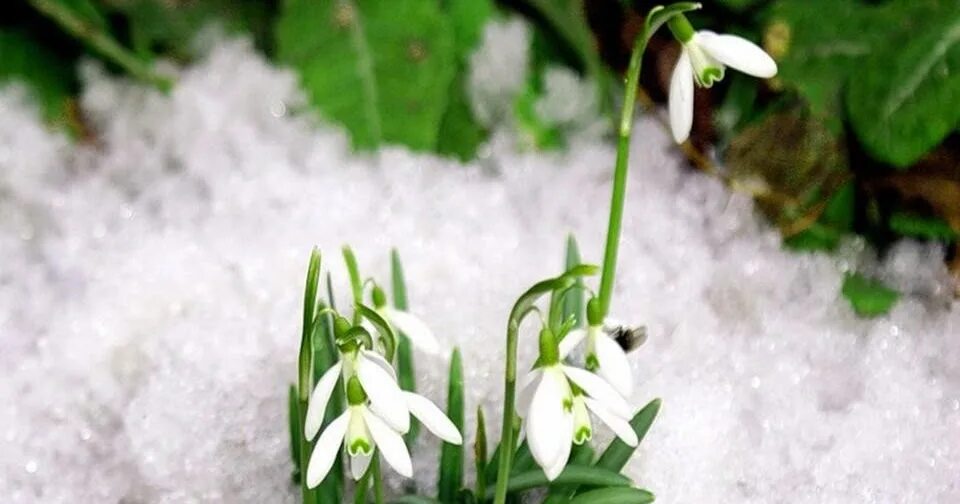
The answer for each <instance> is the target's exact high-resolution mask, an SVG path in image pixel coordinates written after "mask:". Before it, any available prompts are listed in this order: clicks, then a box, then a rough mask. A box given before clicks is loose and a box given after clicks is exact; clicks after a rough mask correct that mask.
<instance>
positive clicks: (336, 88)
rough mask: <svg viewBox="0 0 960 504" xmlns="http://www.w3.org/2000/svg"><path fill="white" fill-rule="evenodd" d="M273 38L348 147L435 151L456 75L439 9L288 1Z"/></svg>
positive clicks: (419, 3)
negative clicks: (339, 127)
mask: <svg viewBox="0 0 960 504" xmlns="http://www.w3.org/2000/svg"><path fill="white" fill-rule="evenodd" d="M401 20H402V21H401ZM276 34H277V40H276V45H277V56H278V58H279V60H280V61H281V62H282V63H285V64H288V65H290V66H292V67H293V68H294V69H295V70H296V71H297V72H298V73H299V75H300V78H301V82H302V84H303V87H304V88H305V89H306V91H307V93H308V95H309V97H310V99H311V101H312V102H313V104H314V105H315V106H316V107H317V109H318V110H319V111H320V112H321V114H322V115H324V116H326V117H327V118H329V119H332V120H333V121H336V122H338V123H341V124H343V125H344V126H345V127H346V128H347V130H348V131H349V132H350V136H351V139H352V141H353V145H354V146H355V147H357V148H369V147H376V146H377V145H379V144H381V143H382V142H391V143H401V144H404V145H407V146H409V147H411V148H413V149H417V150H434V149H436V147H437V138H438V132H439V129H440V124H441V121H442V119H443V115H444V112H445V110H446V104H447V102H448V99H447V95H448V93H449V89H450V85H451V82H452V81H453V77H454V71H455V68H456V66H455V64H454V63H455V41H454V33H453V28H452V26H451V23H449V22H448V19H447V17H446V16H445V15H444V13H443V12H442V11H441V8H440V5H439V2H425V1H423V0H392V1H390V2H357V1H353V0H336V1H331V0H290V1H288V2H286V3H285V4H284V7H283V10H282V13H281V15H280V19H279V21H278V25H277V31H276Z"/></svg>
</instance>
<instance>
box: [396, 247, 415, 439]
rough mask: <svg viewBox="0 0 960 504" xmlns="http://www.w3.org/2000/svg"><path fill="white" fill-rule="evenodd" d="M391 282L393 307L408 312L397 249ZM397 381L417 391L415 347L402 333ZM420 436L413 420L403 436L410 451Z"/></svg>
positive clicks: (409, 389)
mask: <svg viewBox="0 0 960 504" xmlns="http://www.w3.org/2000/svg"><path fill="white" fill-rule="evenodd" d="M390 280H391V282H390V283H391V284H392V290H393V306H394V307H395V308H397V309H398V310H403V311H406V310H407V309H408V308H409V306H408V304H407V283H406V279H405V278H404V276H403V263H402V262H401V261H400V254H399V252H397V249H393V250H392V251H390ZM397 379H398V381H399V385H400V388H401V389H403V390H406V391H409V392H416V391H417V378H416V366H415V365H414V361H413V347H412V346H411V344H410V338H407V336H406V335H405V334H403V332H400V331H398V332H397ZM419 435H420V422H418V421H417V420H416V419H414V418H411V419H410V430H409V431H407V433H406V434H404V436H403V439H404V441H406V443H407V448H408V449H409V448H411V447H412V446H413V444H414V443H415V442H416V441H417V436H419Z"/></svg>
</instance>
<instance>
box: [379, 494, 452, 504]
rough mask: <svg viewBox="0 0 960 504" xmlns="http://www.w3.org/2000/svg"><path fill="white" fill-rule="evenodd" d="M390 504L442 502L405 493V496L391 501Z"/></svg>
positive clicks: (430, 503) (438, 503)
mask: <svg viewBox="0 0 960 504" xmlns="http://www.w3.org/2000/svg"><path fill="white" fill-rule="evenodd" d="M390 504H440V501H438V500H437V499H431V498H430V497H421V496H419V495H404V496H403V497H399V498H397V499H393V500H392V501H390Z"/></svg>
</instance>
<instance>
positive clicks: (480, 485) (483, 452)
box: [473, 406, 487, 495]
mask: <svg viewBox="0 0 960 504" xmlns="http://www.w3.org/2000/svg"><path fill="white" fill-rule="evenodd" d="M473 461H474V464H473V465H474V468H475V469H476V473H477V476H476V480H477V493H476V494H477V495H484V494H486V493H487V422H486V420H485V419H484V418H483V408H481V407H479V406H477V435H476V436H474V440H473Z"/></svg>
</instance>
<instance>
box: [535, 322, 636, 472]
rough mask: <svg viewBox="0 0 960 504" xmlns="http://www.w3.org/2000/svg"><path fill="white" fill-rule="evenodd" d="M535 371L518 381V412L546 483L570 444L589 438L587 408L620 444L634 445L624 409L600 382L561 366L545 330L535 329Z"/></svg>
mask: <svg viewBox="0 0 960 504" xmlns="http://www.w3.org/2000/svg"><path fill="white" fill-rule="evenodd" d="M538 362H539V364H540V365H539V367H537V368H535V369H534V370H533V371H531V372H530V373H529V374H528V375H527V376H526V377H525V378H524V380H523V384H522V388H521V390H520V395H519V398H518V401H517V402H518V411H519V413H520V415H521V416H522V417H523V418H524V420H525V423H524V428H525V429H526V436H527V442H528V444H529V446H530V453H531V454H532V455H533V458H534V460H535V461H536V462H537V464H538V465H539V466H540V467H541V468H542V469H543V472H544V474H546V476H547V478H548V479H549V480H551V481H552V480H554V479H556V477H557V476H559V475H560V473H561V472H562V471H563V468H564V467H566V465H567V461H568V460H569V458H570V448H571V445H572V444H574V443H576V444H581V443H584V442H586V441H587V440H589V439H591V438H592V436H593V426H592V423H591V422H590V416H589V415H588V414H587V410H588V409H589V410H590V411H592V412H593V413H594V414H595V415H596V416H597V417H598V418H600V420H601V421H603V422H604V423H606V424H607V425H608V426H610V427H611V428H612V429H613V430H614V432H615V433H617V435H618V436H620V435H621V434H622V436H621V437H622V439H623V440H624V442H626V443H628V444H632V445H634V446H635V445H636V443H637V440H636V435H635V434H634V435H633V436H631V435H630V434H628V433H627V432H628V431H629V432H630V433H632V432H633V430H632V428H630V425H629V422H628V419H629V418H630V415H631V411H630V406H629V404H627V402H626V401H625V400H624V398H623V397H622V396H621V395H620V394H619V393H618V392H617V391H616V390H615V389H614V388H613V387H612V386H611V385H610V384H609V383H607V382H606V381H605V380H604V379H603V378H601V377H599V376H597V375H595V374H593V373H591V372H590V371H587V370H585V369H581V368H578V367H574V366H569V365H566V364H563V363H562V362H561V360H560V350H559V348H558V346H557V343H556V339H555V338H554V336H553V334H552V332H551V331H550V330H549V329H548V328H543V329H542V330H541V331H540V358H539V360H538Z"/></svg>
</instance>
